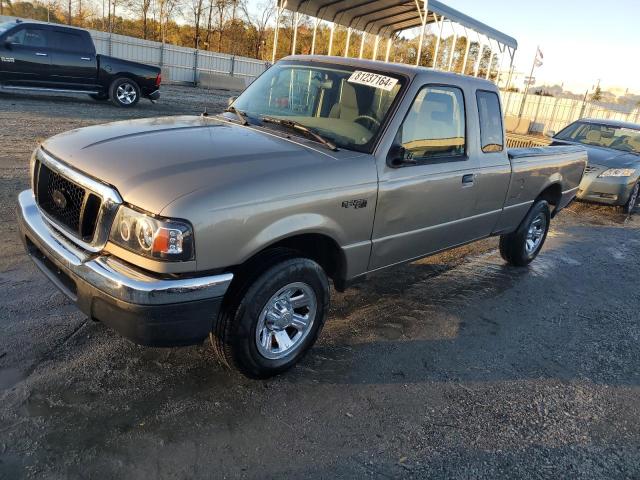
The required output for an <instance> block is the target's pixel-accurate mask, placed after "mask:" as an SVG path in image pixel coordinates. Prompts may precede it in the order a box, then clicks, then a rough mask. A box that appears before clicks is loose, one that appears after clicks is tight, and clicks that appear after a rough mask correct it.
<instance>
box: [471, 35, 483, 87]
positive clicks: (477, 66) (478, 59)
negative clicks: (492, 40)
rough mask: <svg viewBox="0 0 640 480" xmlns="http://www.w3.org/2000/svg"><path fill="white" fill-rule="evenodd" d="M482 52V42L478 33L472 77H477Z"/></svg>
mask: <svg viewBox="0 0 640 480" xmlns="http://www.w3.org/2000/svg"><path fill="white" fill-rule="evenodd" d="M476 35H477V33H476ZM482 52H484V44H483V43H482V42H481V41H480V35H478V57H477V58H476V66H475V68H474V72H473V76H474V77H477V76H478V74H479V73H480V61H481V60H482Z"/></svg>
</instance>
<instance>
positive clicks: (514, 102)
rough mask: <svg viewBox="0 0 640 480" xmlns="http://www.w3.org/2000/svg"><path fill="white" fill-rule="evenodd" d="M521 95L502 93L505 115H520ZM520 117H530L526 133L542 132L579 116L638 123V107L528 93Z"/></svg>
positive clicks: (557, 129) (639, 120)
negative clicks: (608, 104) (606, 105)
mask: <svg viewBox="0 0 640 480" xmlns="http://www.w3.org/2000/svg"><path fill="white" fill-rule="evenodd" d="M523 96H524V94H522V93H515V92H502V104H503V108H504V110H505V115H509V116H515V117H517V116H518V115H519V113H520V108H521V107H522V99H523ZM522 116H523V118H527V119H529V120H531V125H530V127H529V133H545V132H547V131H549V130H554V131H556V132H558V131H560V130H562V129H563V128H564V127H566V126H567V125H569V124H570V123H571V122H574V121H576V120H578V119H579V118H602V119H607V120H622V121H625V122H635V123H639V122H640V108H635V109H630V108H629V107H628V106H627V107H626V108H625V107H624V106H622V105H620V107H619V108H617V106H616V107H611V106H610V107H605V106H602V105H598V104H597V103H593V102H583V101H582V100H573V99H570V98H555V97H543V96H540V95H528V96H527V100H526V103H525V105H524V111H523V114H522Z"/></svg>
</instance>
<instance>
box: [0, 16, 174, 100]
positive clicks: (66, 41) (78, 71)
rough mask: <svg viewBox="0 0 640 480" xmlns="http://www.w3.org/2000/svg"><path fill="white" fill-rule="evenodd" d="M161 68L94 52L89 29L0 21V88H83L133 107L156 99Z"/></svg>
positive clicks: (92, 94)
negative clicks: (141, 101)
mask: <svg viewBox="0 0 640 480" xmlns="http://www.w3.org/2000/svg"><path fill="white" fill-rule="evenodd" d="M160 81H161V75H160V69H159V68H158V67H152V66H149V65H143V64H141V63H136V62H130V61H128V60H121V59H119V58H114V57H109V56H107V55H99V54H96V47H95V45H94V44H93V39H92V38H91V35H89V32H87V31H86V30H82V29H79V28H73V27H66V26H63V25H56V24H49V23H37V22H20V21H18V22H7V23H0V87H1V88H2V89H3V90H7V91H23V90H36V91H45V92H71V93H86V94H88V95H89V96H90V97H91V98H93V99H94V100H98V101H102V100H111V102H112V103H113V104H115V105H116V106H119V107H132V106H133V105H135V104H136V103H138V100H140V98H141V97H145V98H148V99H150V100H152V101H155V100H157V99H158V98H160V90H159V89H160Z"/></svg>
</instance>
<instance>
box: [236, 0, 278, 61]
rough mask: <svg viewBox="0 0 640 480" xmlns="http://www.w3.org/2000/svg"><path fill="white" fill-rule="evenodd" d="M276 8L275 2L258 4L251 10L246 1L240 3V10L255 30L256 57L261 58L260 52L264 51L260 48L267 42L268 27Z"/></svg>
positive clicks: (254, 50) (254, 52)
mask: <svg viewBox="0 0 640 480" xmlns="http://www.w3.org/2000/svg"><path fill="white" fill-rule="evenodd" d="M275 9H276V7H275V5H274V2H268V3H266V4H258V5H256V7H255V9H253V10H251V11H250V10H249V8H247V4H246V3H244V2H243V3H241V4H240V10H241V11H242V14H243V16H244V18H245V21H246V22H247V23H248V24H249V25H251V27H252V28H253V30H254V35H253V38H252V40H253V41H252V55H253V56H255V58H260V54H261V53H263V52H261V51H260V49H261V48H262V46H263V45H264V44H265V43H266V40H267V28H268V26H269V21H270V20H271V17H273V14H274V13H275V11H276V10H275ZM263 56H264V54H263Z"/></svg>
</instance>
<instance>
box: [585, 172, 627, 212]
mask: <svg viewBox="0 0 640 480" xmlns="http://www.w3.org/2000/svg"><path fill="white" fill-rule="evenodd" d="M599 173H601V172H596V175H585V176H584V178H583V179H582V182H581V183H580V188H579V190H578V200H581V201H583V202H593V203H602V204H605V205H618V206H621V205H625V204H626V203H627V202H628V201H629V197H630V196H631V192H632V191H633V187H634V186H635V184H636V183H637V179H636V178H635V177H599V176H597V174H599Z"/></svg>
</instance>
